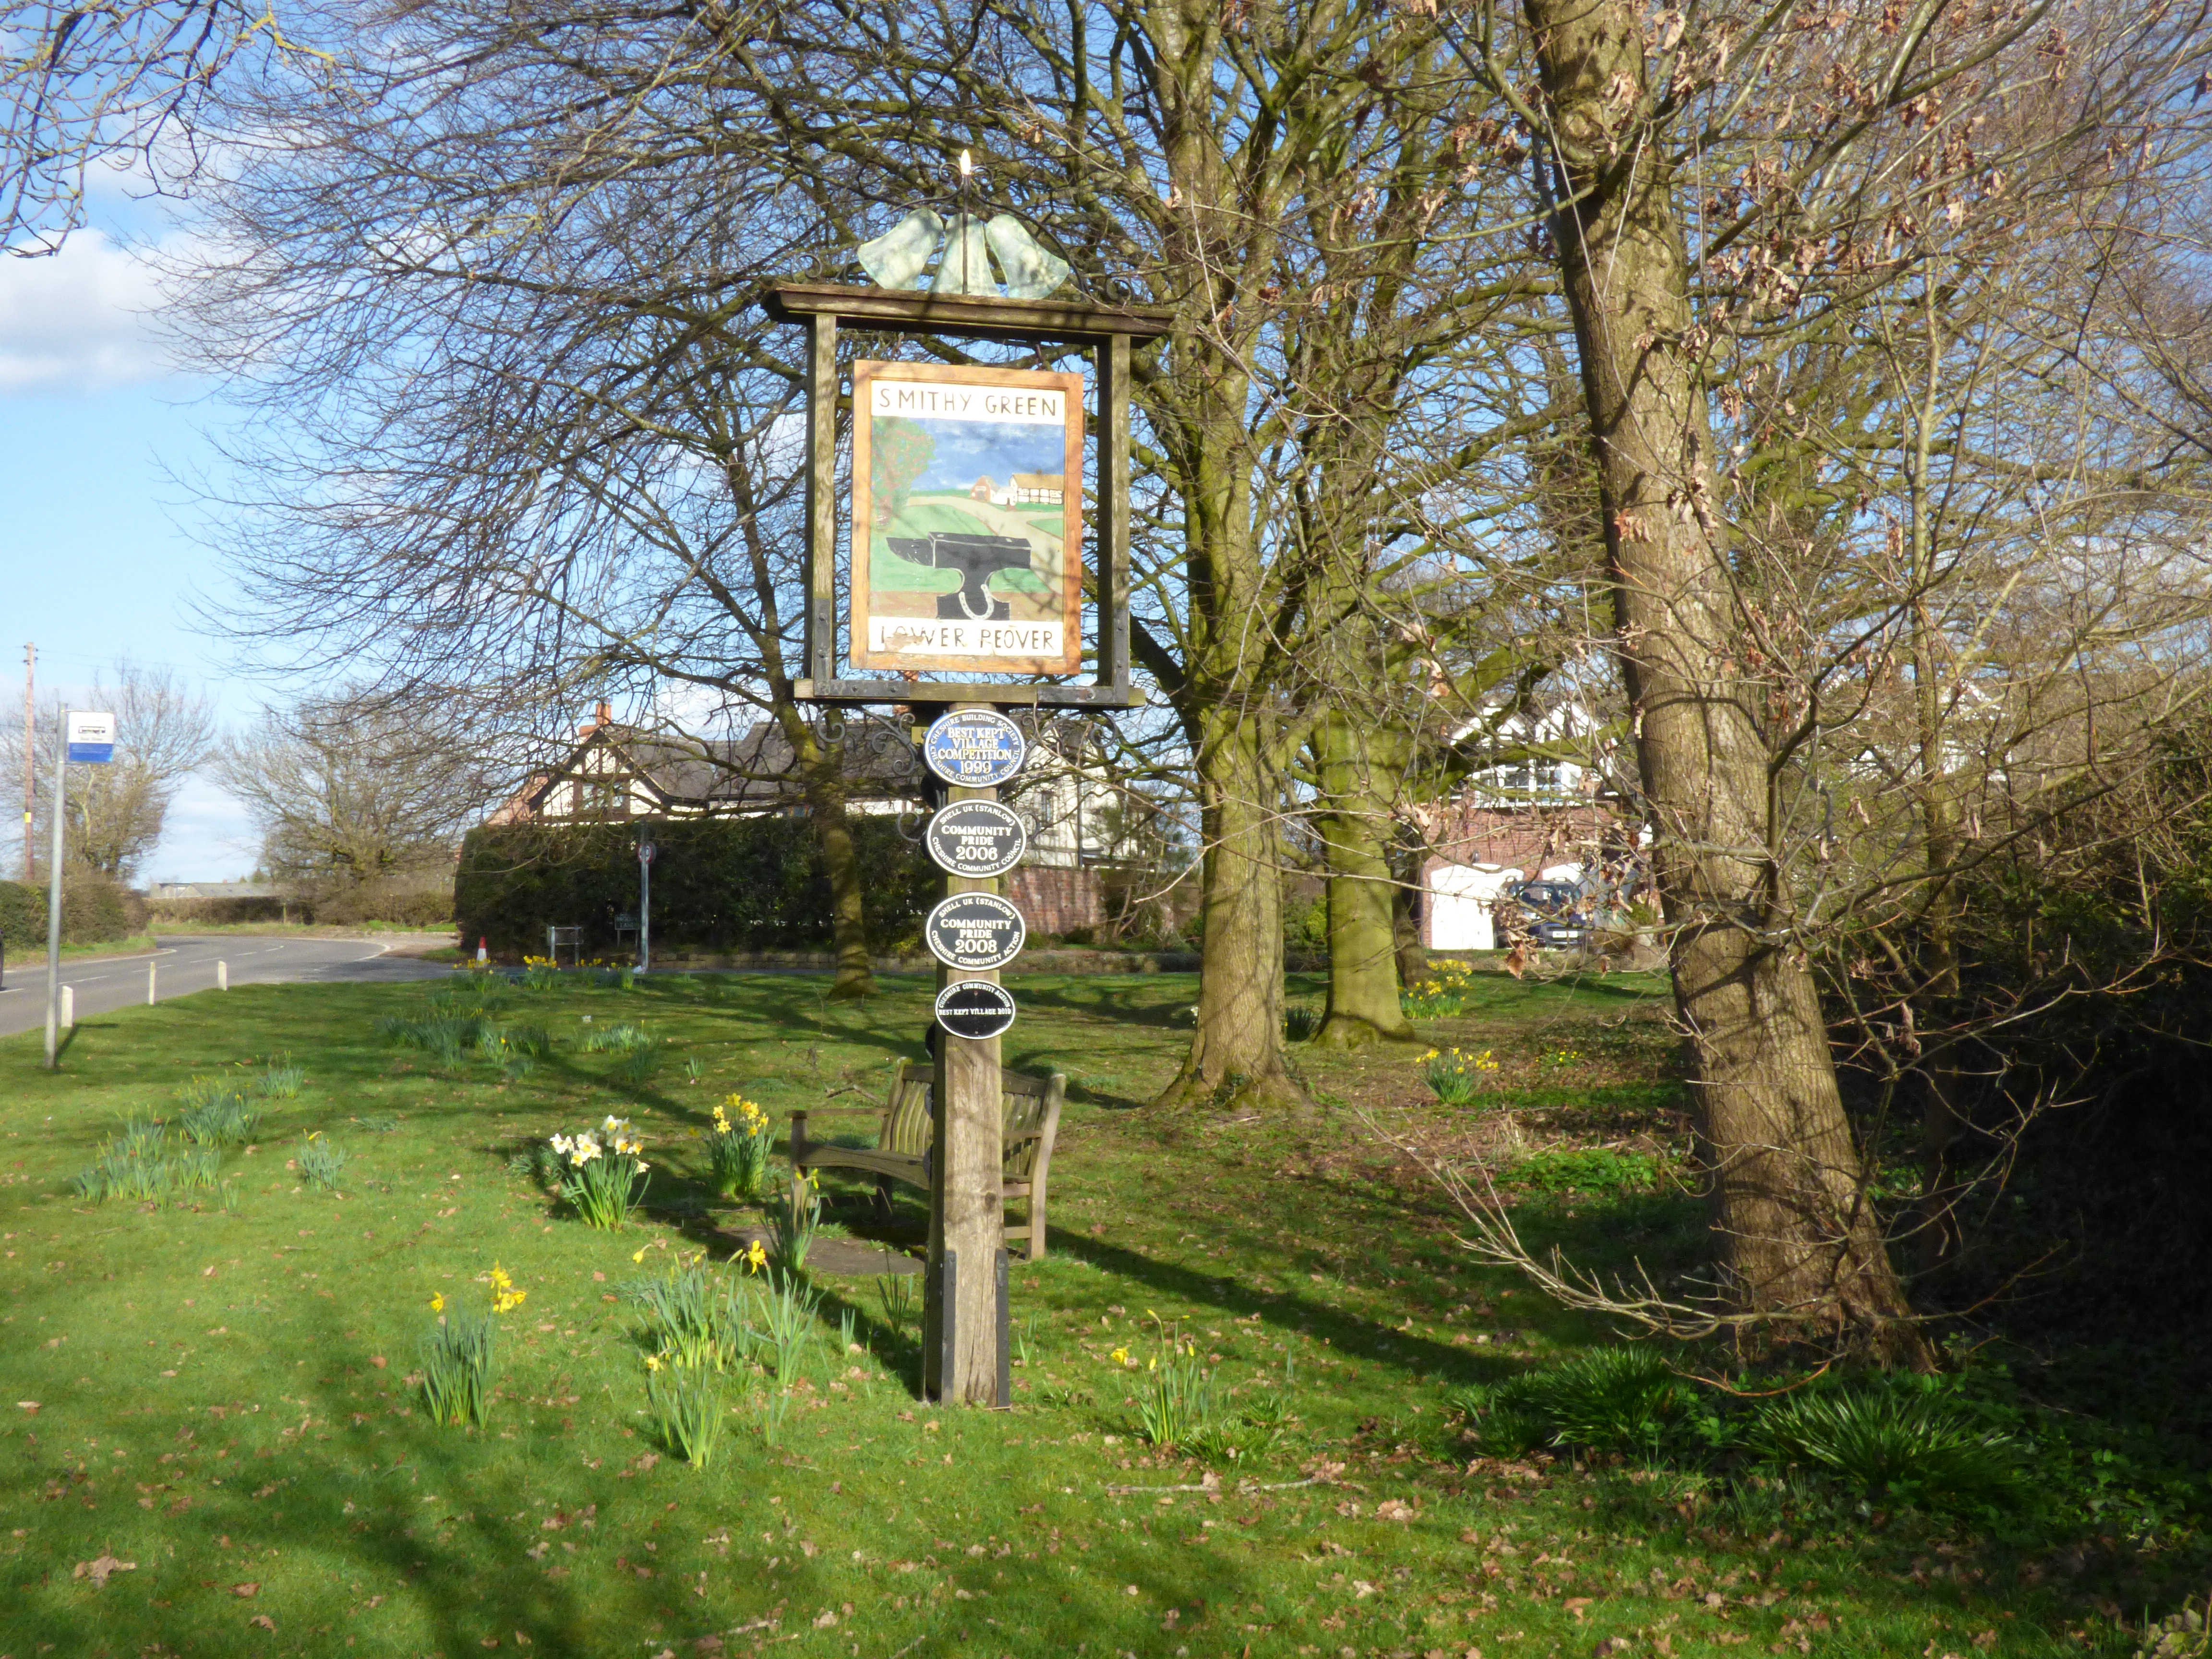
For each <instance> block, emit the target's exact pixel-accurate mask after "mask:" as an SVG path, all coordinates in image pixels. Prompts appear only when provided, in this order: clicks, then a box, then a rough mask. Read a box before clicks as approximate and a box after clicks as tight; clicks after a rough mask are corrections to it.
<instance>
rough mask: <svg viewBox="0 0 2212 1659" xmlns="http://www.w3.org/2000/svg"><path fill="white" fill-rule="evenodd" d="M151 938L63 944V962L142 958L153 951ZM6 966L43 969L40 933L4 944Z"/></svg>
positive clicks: (141, 936) (148, 935)
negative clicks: (32, 937) (88, 943)
mask: <svg viewBox="0 0 2212 1659" xmlns="http://www.w3.org/2000/svg"><path fill="white" fill-rule="evenodd" d="M154 945H155V939H154V935H153V934H152V933H139V934H136V935H134V936H133V937H131V938H130V939H103V940H101V941H100V943H99V944H97V945H63V946H62V960H63V961H64V962H81V961H82V960H84V959H85V958H86V957H131V956H144V955H145V954H147V952H149V951H151V950H153V948H154ZM6 950H7V965H8V966H9V967H10V968H44V967H45V966H46V935H45V934H44V933H41V934H40V935H39V937H38V938H37V939H31V940H22V939H10V940H9V941H8V943H7V946H6Z"/></svg>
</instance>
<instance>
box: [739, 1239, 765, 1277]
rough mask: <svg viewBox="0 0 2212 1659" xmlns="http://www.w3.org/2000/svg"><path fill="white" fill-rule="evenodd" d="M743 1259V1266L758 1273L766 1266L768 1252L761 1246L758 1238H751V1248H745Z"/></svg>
mask: <svg viewBox="0 0 2212 1659" xmlns="http://www.w3.org/2000/svg"><path fill="white" fill-rule="evenodd" d="M743 1260H744V1264H745V1266H746V1267H748V1268H750V1269H751V1271H753V1272H754V1273H758V1272H759V1271H760V1270H761V1269H762V1268H763V1267H767V1266H768V1252H767V1251H766V1250H764V1249H762V1248H761V1242H760V1240H758V1239H755V1240H753V1242H752V1246H751V1248H750V1249H748V1250H746V1252H745V1253H744V1257H743Z"/></svg>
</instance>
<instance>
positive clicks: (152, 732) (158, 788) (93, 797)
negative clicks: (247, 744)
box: [0, 661, 215, 881]
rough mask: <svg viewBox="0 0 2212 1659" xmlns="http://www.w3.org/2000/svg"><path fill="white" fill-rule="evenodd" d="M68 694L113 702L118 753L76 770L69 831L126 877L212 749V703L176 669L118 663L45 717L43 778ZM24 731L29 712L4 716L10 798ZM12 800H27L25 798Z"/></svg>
mask: <svg viewBox="0 0 2212 1659" xmlns="http://www.w3.org/2000/svg"><path fill="white" fill-rule="evenodd" d="M64 701H66V702H68V703H69V705H70V706H71V707H73V708H96V709H102V710H106V711H111V712H112V713H113V714H114V715H115V722H116V732H115V758H114V759H113V760H112V761H111V762H109V763H106V765H100V766H93V765H85V766H74V767H71V768H70V769H69V771H68V792H67V794H66V796H65V797H64V800H65V805H66V812H65V817H66V823H65V825H64V836H65V837H66V841H67V846H68V848H69V853H70V856H71V857H72V858H75V859H77V860H81V861H82V862H83V863H85V864H87V865H89V866H91V867H92V868H94V869H95V870H98V871H100V872H101V873H102V874H104V875H107V876H111V877H112V878H115V879H117V880H118V881H128V880H130V879H131V878H133V877H135V876H136V875H137V872H138V870H139V867H140V866H141V865H143V863H144V861H145V860H146V857H147V855H148V854H150V853H152V852H153V850H154V848H155V847H156V846H158V845H159V844H160V842H161V829H162V826H163V824H164V823H166V822H167V816H168V811H169V805H170V803H171V802H172V801H173V800H174V799H176V795H177V791H178V790H179V788H181V787H183V786H184V783H185V780H186V779H187V778H188V777H190V776H191V774H192V773H193V771H195V770H196V769H197V768H198V766H199V765H200V763H202V762H203V761H204V760H205V759H206V758H207V757H208V753H209V750H210V745H211V744H213V742H214V740H215V714H214V708H213V706H212V705H211V704H210V702H209V700H208V698H207V697H206V696H204V695H202V694H201V693H199V692H197V691H194V690H191V689H190V688H189V687H188V686H187V685H186V684H185V683H184V681H183V680H182V679H181V678H179V677H178V676H177V675H176V674H175V673H174V672H173V671H170V670H168V669H166V668H146V667H142V666H140V665H137V664H134V663H131V662H129V661H124V662H119V663H118V664H117V665H115V668H114V670H113V678H112V681H111V680H110V679H109V678H108V677H107V676H106V675H100V676H98V677H96V678H94V680H93V682H92V684H90V685H89V686H87V687H84V688H82V690H79V691H77V692H76V693H74V694H72V695H71V696H69V697H68V698H66V699H64V698H59V697H58V698H57V699H56V700H55V702H54V704H53V706H52V708H50V709H49V710H47V712H46V714H45V715H44V716H43V717H42V718H41V719H40V722H39V730H38V733H37V741H36V743H35V744H33V761H34V763H35V769H36V773H37V776H38V778H39V781H40V786H41V787H44V785H45V782H46V780H47V779H48V778H50V777H51V776H52V771H53V758H54V752H55V750H56V747H57V746H58V744H59V743H60V741H61V723H62V722H61V712H62V707H63V703H64ZM23 736H24V733H23V721H22V717H21V715H13V716H10V717H9V718H7V719H6V720H0V767H4V769H5V771H6V774H7V778H6V781H5V783H4V784H0V788H7V789H8V791H9V796H10V797H11V798H12V797H14V796H17V795H20V793H21V790H20V787H19V786H15V779H16V778H17V777H18V776H20V775H21V771H22V756H23ZM11 804H12V805H14V806H15V809H16V810H17V811H20V810H21V805H22V803H21V800H20V799H12V800H11Z"/></svg>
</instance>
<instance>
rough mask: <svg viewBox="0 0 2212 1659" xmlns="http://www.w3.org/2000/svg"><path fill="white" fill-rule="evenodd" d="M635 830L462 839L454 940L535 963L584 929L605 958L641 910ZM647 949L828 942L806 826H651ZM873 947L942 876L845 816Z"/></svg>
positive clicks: (907, 935)
mask: <svg viewBox="0 0 2212 1659" xmlns="http://www.w3.org/2000/svg"><path fill="white" fill-rule="evenodd" d="M640 827H641V826H640V825H638V824H637V823H600V824H559V825H555V824H492V825H487V826H485V827H484V828H482V829H473V830H471V831H470V832H469V835H468V837H467V839H466V840H465V841H464V842H462V843H461V860H460V865H459V869H458V870H457V871H456V872H455V874H454V877H453V917H454V921H455V924H456V926H457V927H458V928H459V933H460V938H461V943H462V945H464V946H465V947H473V946H474V945H475V944H476V942H477V939H479V938H481V939H487V940H489V942H490V945H491V948H492V950H493V951H495V952H497V953H498V954H500V955H501V956H506V957H513V956H518V955H529V956H538V955H542V954H543V953H544V950H545V930H546V929H547V928H548V927H581V928H583V930H584V951H585V954H586V956H591V955H605V954H609V953H611V951H613V949H614V945H615V917H616V916H617V915H618V914H623V913H628V914H631V915H635V912H636V910H637V890H638V881H637V875H638V870H637V837H638V830H639V829H640ZM651 829H652V835H653V841H654V842H655V844H656V845H657V847H658V849H659V850H658V852H657V854H656V855H655V857H654V860H653V944H654V945H656V946H666V947H670V948H676V947H691V948H698V949H712V950H723V951H793V950H808V949H813V948H818V947H821V946H823V945H827V944H829V938H830V921H829V877H828V875H827V873H826V872H824V871H823V866H822V854H821V849H820V848H819V847H817V845H816V842H815V837H814V826H813V824H812V823H811V820H809V819H806V818H796V817H757V818H694V819H689V820H676V821H671V822H667V823H655V824H653V825H652V826H651ZM853 839H854V843H855V845H856V848H857V851H858V853H859V856H860V871H861V880H862V894H863V897H862V914H863V915H864V917H865V919H866V927H867V933H868V948H869V949H870V950H871V951H892V950H896V949H898V948H899V947H901V946H902V945H907V944H908V943H910V942H912V941H913V940H914V939H916V938H917V937H918V936H919V934H920V933H921V919H922V917H923V916H924V915H927V913H928V910H929V907H930V905H931V904H932V903H933V902H935V899H936V896H937V891H938V884H939V880H940V879H941V878H940V877H939V874H938V872H937V871H936V869H935V867H934V866H933V865H931V863H930V862H929V859H928V856H927V854H925V853H924V852H923V851H922V849H921V848H920V847H919V846H917V845H915V843H914V842H909V841H907V840H906V839H904V838H903V837H902V836H900V835H899V833H898V831H897V829H896V827H895V825H894V823H893V821H892V820H891V819H890V818H888V817H858V818H855V819H854V820H853Z"/></svg>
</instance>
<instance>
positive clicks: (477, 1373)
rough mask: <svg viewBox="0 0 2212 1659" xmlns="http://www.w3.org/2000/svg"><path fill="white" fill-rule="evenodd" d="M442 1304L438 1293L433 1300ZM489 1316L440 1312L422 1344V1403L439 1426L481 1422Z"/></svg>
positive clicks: (486, 1405) (486, 1409)
mask: <svg viewBox="0 0 2212 1659" xmlns="http://www.w3.org/2000/svg"><path fill="white" fill-rule="evenodd" d="M433 1305H434V1306H435V1307H438V1308H441V1309H442V1308H443V1307H444V1305H445V1301H444V1298H443V1297H440V1298H439V1299H438V1301H437V1302H436V1303H435V1304H433ZM496 1329H497V1323H496V1322H495V1320H494V1319H493V1317H492V1316H491V1315H489V1314H488V1313H485V1314H468V1313H461V1312H459V1311H458V1310H457V1311H455V1312H454V1313H453V1314H450V1315H445V1316H441V1318H440V1320H439V1322H438V1323H437V1325H436V1326H435V1328H433V1329H432V1330H431V1333H430V1337H429V1340H428V1341H427V1342H425V1343H424V1344H423V1345H422V1404H423V1406H424V1407H425V1408H426V1409H428V1412H429V1413H430V1420H431V1421H432V1422H433V1423H435V1424H437V1425H439V1426H440V1427H441V1428H448V1429H458V1428H474V1429H480V1428H482V1427H483V1425H484V1421H485V1419H487V1418H489V1416H490V1415H491V1399H492V1392H491V1389H492V1351H493V1340H494V1335H495V1331H496Z"/></svg>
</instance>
